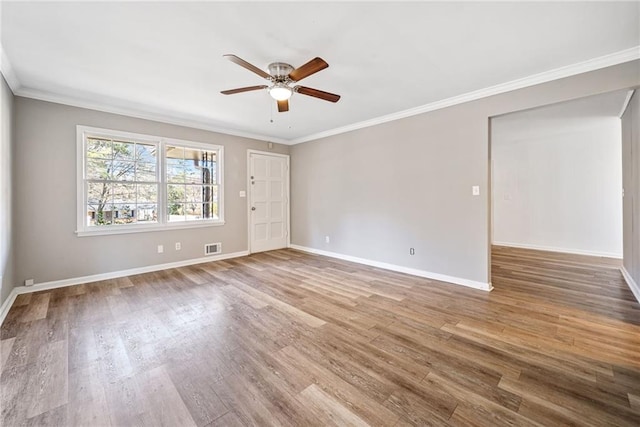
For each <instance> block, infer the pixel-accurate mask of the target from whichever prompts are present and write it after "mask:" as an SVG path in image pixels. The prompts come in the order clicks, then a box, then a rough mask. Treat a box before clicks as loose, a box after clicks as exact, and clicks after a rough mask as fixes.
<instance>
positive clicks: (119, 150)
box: [113, 141, 135, 160]
mask: <svg viewBox="0 0 640 427" xmlns="http://www.w3.org/2000/svg"><path fill="white" fill-rule="evenodd" d="M134 153H135V144H134V143H133V142H126V141H113V158H114V159H121V160H134Z"/></svg>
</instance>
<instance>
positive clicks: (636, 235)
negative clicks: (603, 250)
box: [622, 90, 640, 285]
mask: <svg viewBox="0 0 640 427" xmlns="http://www.w3.org/2000/svg"><path fill="white" fill-rule="evenodd" d="M622 187H623V188H624V199H623V207H622V218H623V228H624V235H623V247H624V249H623V252H624V260H623V264H624V267H625V269H626V270H627V271H628V272H629V274H630V275H631V277H632V278H633V280H634V281H635V282H636V284H638V285H640V94H638V91H637V90H636V92H635V94H634V95H633V97H632V98H631V102H629V105H628V106H627V110H626V111H625V113H624V114H623V116H622Z"/></svg>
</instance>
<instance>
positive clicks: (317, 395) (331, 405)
mask: <svg viewBox="0 0 640 427" xmlns="http://www.w3.org/2000/svg"><path fill="white" fill-rule="evenodd" d="M297 397H298V400H300V402H302V404H303V405H304V406H305V407H306V408H308V409H309V410H310V411H311V412H312V413H313V415H314V419H315V420H316V421H317V422H318V423H320V424H322V425H326V426H336V427H340V426H368V425H369V424H367V423H366V422H364V420H362V419H361V418H360V417H358V416H357V415H356V414H354V413H353V412H351V411H350V410H348V409H347V408H345V407H344V406H342V405H341V404H340V403H339V402H338V401H336V400H335V399H333V398H332V397H331V396H330V395H328V394H327V393H325V392H324V391H322V389H321V388H320V387H318V386H317V385H315V384H311V385H310V386H309V387H307V388H305V389H304V390H302V391H301V392H300V393H299V394H298V396H297Z"/></svg>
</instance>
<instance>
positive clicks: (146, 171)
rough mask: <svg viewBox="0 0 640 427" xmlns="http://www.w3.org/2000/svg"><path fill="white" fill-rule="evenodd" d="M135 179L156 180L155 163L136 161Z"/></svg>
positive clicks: (143, 180) (139, 180)
mask: <svg viewBox="0 0 640 427" xmlns="http://www.w3.org/2000/svg"><path fill="white" fill-rule="evenodd" d="M136 181H138V182H141V181H142V182H145V181H147V182H156V181H157V178H156V165H155V163H138V164H137V165H136Z"/></svg>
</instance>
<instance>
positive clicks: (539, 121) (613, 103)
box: [491, 90, 633, 144]
mask: <svg viewBox="0 0 640 427" xmlns="http://www.w3.org/2000/svg"><path fill="white" fill-rule="evenodd" d="M632 94H633V91H629V90H619V91H615V92H609V93H605V94H601V95H595V96H588V97H585V98H580V99H576V100H572V101H567V102H561V103H558V104H553V105H546V106H544V107H540V108H534V109H531V110H526V111H519V112H516V113H510V114H505V115H503V116H500V117H496V118H493V119H492V121H491V140H492V141H493V142H494V143H496V142H498V143H506V144H509V143H512V142H514V141H518V140H523V139H533V138H540V137H543V136H549V135H554V134H559V133H567V132H576V131H584V130H585V129H588V128H589V127H590V126H593V125H601V124H602V120H603V119H605V120H607V119H611V118H620V117H621V116H622V113H624V109H625V108H626V106H627V104H628V102H629V99H630V98H631V95H632Z"/></svg>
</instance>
